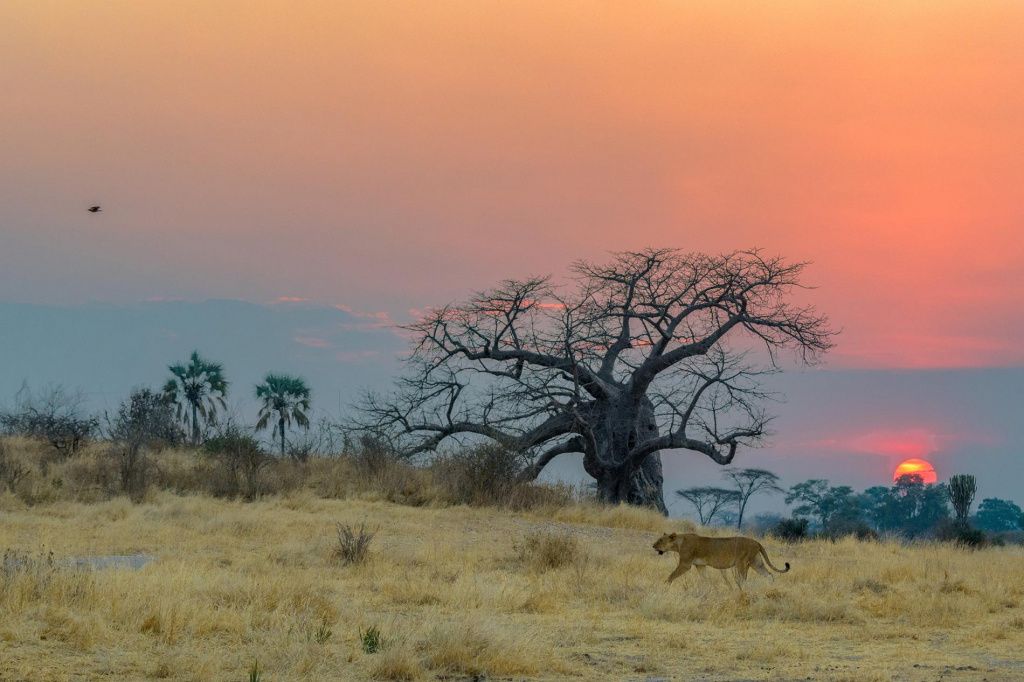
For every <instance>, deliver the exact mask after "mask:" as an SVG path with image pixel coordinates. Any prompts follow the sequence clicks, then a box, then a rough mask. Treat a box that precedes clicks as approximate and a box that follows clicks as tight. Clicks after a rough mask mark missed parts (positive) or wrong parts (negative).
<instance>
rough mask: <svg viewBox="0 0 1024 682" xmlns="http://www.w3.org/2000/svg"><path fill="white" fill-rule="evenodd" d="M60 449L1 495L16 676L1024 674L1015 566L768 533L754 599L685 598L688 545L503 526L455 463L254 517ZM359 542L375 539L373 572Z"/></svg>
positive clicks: (399, 470) (5, 612)
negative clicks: (345, 553)
mask: <svg viewBox="0 0 1024 682" xmlns="http://www.w3.org/2000/svg"><path fill="white" fill-rule="evenodd" d="M40 447H41V446H37V445H35V444H34V443H31V442H27V441H6V448H5V452H4V456H5V457H6V458H7V459H6V460H5V461H6V462H7V463H8V464H9V463H10V462H12V461H15V460H16V461H17V462H23V463H24V466H27V467H29V468H30V469H31V471H30V472H29V473H28V474H25V475H19V476H18V480H17V481H15V482H14V485H11V486H5V484H4V479H3V477H2V476H0V553H6V554H3V557H4V558H3V563H2V564H0V679H3V680H6V679H15V680H50V679H52V680H64V679H68V678H69V677H70V678H77V679H96V678H103V677H106V678H111V679H150V678H152V679H179V680H207V679H245V678H246V677H247V675H248V672H249V671H250V670H251V669H252V668H253V665H254V662H258V665H259V669H260V670H261V671H263V677H262V679H264V680H274V679H310V680H319V679H352V680H360V679H375V680H431V679H439V678H441V679H472V678H474V677H476V678H481V677H489V678H499V679H502V678H504V679H543V680H548V679H644V678H646V677H669V678H675V679H695V678H701V679H737V678H743V679H778V678H783V679H794V678H800V679H805V678H808V677H810V678H811V679H829V680H831V679H892V678H896V677H898V678H901V679H929V680H930V679H937V678H939V677H945V676H953V675H955V676H956V677H957V678H958V679H963V678H966V679H983V678H987V679H990V680H992V679H1013V678H1024V666H1022V664H1021V662H1020V661H1021V659H1020V655H1019V647H1020V642H1021V641H1022V640H1024V554H1022V550H1021V549H1020V548H1017V547H1008V548H988V549H984V550H980V551H967V550H963V549H958V548H956V547H955V546H952V545H943V544H937V543H916V544H904V543H899V542H892V541H886V542H859V541H857V540H855V539H845V540H840V541H837V542H830V541H811V542H804V543H799V544H795V545H786V544H782V543H780V542H777V541H775V540H773V539H770V538H769V539H766V540H765V544H766V547H767V549H768V551H769V553H770V555H771V556H772V558H773V560H774V561H775V563H777V564H779V563H781V562H782V561H789V562H790V563H791V564H792V565H793V570H792V571H791V572H790V573H788V574H785V575H781V576H778V577H777V578H775V579H774V580H771V581H769V580H766V579H763V578H760V577H759V576H753V577H752V578H751V580H749V581H748V583H747V591H746V593H745V594H740V593H739V592H738V591H737V590H736V589H735V587H730V586H728V585H726V584H724V583H723V582H722V581H721V580H720V579H718V577H717V576H711V577H710V578H708V579H706V580H702V579H701V578H700V577H699V576H696V575H694V573H695V572H691V573H689V574H687V575H686V576H685V577H684V578H682V579H680V580H678V581H676V582H675V583H674V584H673V585H672V586H667V585H666V584H665V582H664V581H665V578H666V577H667V575H668V574H669V572H670V571H671V570H672V568H673V567H674V565H675V560H674V557H672V556H671V555H670V556H667V557H659V556H657V555H656V554H655V553H654V551H653V550H652V549H651V543H652V542H653V541H654V539H655V538H656V536H657V535H658V534H659V533H661V532H663V531H665V530H670V529H671V530H693V527H692V525H691V524H688V523H686V522H681V521H676V520H667V519H665V518H663V517H661V516H660V515H658V514H656V513H653V512H651V511H648V510H642V509H635V508H629V507H607V506H602V505H598V504H595V503H593V502H588V501H586V500H583V501H581V500H580V499H579V496H578V495H576V494H574V493H573V491H570V490H566V489H550V488H544V487H542V486H523V487H519V486H509V487H508V488H507V489H506V490H500V491H498V492H496V493H494V494H495V495H498V497H499V499H500V502H501V504H502V505H503V506H499V507H496V506H487V505H485V504H484V502H486V500H479V499H474V498H473V497H472V494H471V493H472V490H470V489H468V486H471V485H473V483H472V481H474V480H475V479H474V476H476V475H478V473H479V472H477V471H468V472H460V473H459V475H457V476H452V475H451V473H452V471H451V469H450V467H453V466H457V464H458V462H457V461H447V462H444V463H443V464H442V465H439V466H437V467H425V468H419V467H412V466H409V465H408V464H406V463H404V462H400V461H396V460H394V459H393V458H388V457H379V456H375V455H374V456H362V457H355V456H353V457H342V458H337V459H319V458H313V459H311V460H310V461H309V462H307V463H291V462H274V463H273V464H272V465H271V467H269V468H268V469H266V470H264V472H263V475H265V476H267V478H266V479H263V480H261V481H260V485H261V490H262V491H263V493H264V496H263V497H262V498H260V499H258V500H257V501H255V502H252V503H248V502H244V501H243V500H242V499H241V498H240V497H239V496H231V495H227V496H222V497H214V496H213V495H214V494H219V495H225V490H224V487H223V481H220V482H218V483H216V485H215V486H214V484H213V483H211V482H210V479H211V477H212V474H213V473H214V472H212V471H211V469H209V468H208V467H213V466H215V463H213V462H210V461H208V460H203V459H202V458H201V457H199V456H197V455H196V453H192V452H188V451H167V452H164V453H159V457H158V458H155V460H154V462H155V465H156V467H155V469H156V471H155V472H154V473H153V475H152V477H151V478H150V484H149V486H148V489H147V492H146V494H145V495H144V496H142V498H141V502H139V503H133V502H131V501H129V499H128V498H126V497H124V496H123V495H122V494H121V492H120V491H118V489H117V481H118V478H117V477H116V471H114V472H113V473H114V475H112V476H111V475H108V474H109V471H108V467H109V466H110V462H109V460H108V456H107V453H105V452H104V451H103V450H102V447H101V446H96V445H94V446H91V447H90V448H89V449H88V450H86V451H85V452H83V453H82V454H81V455H80V456H78V457H76V458H74V459H72V460H69V461H66V462H58V461H47V460H46V459H45V452H43V451H41V450H39V449H38V448H40ZM364 454H365V453H364ZM498 464H499V465H500V464H501V463H500V462H499V463H498ZM275 468H276V469H275ZM2 473H3V472H2V471H0V474H2ZM467 481H469V482H470V483H467ZM338 524H341V527H346V526H347V527H349V528H350V529H359V528H363V529H370V532H373V533H374V536H373V538H372V540H368V541H366V542H365V543H364V546H362V547H361V552H360V557H361V558H360V560H358V561H349V562H344V561H340V560H339V554H338V549H339V542H340V541H339V535H338V528H339V525H338ZM356 535H357V533H353V538H355V536H356ZM139 553H141V554H146V555H150V556H152V557H154V561H152V562H151V563H149V564H148V565H146V566H145V567H144V568H142V569H141V570H138V571H132V570H127V569H122V568H114V569H105V570H84V569H81V568H78V567H76V563H75V562H74V561H73V559H75V558H81V557H85V556H96V555H123V554H139ZM709 573H714V571H709ZM369 632H373V633H375V634H374V638H375V641H376V642H377V644H376V645H375V646H373V647H367V646H366V641H365V638H366V636H367V633H369Z"/></svg>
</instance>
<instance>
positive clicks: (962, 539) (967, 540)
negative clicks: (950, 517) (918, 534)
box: [935, 521, 988, 549]
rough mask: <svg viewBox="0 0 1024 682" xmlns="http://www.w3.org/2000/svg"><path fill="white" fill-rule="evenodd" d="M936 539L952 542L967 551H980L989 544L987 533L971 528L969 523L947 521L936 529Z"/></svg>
mask: <svg viewBox="0 0 1024 682" xmlns="http://www.w3.org/2000/svg"><path fill="white" fill-rule="evenodd" d="M935 538H936V539H937V540H940V541H942V542H951V543H953V544H955V545H957V546H959V547H964V548H967V549H980V548H982V547H984V546H985V545H987V544H988V538H987V537H986V536H985V532H984V531H981V530H978V529H977V528H971V527H970V526H969V525H968V524H967V523H962V522H957V521H947V522H945V523H941V524H939V526H938V527H937V528H936V529H935Z"/></svg>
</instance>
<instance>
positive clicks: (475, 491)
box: [433, 445, 524, 507]
mask: <svg viewBox="0 0 1024 682" xmlns="http://www.w3.org/2000/svg"><path fill="white" fill-rule="evenodd" d="M433 469H434V471H435V473H436V475H437V478H438V483H439V484H440V485H441V486H442V487H443V488H444V491H445V495H446V497H447V498H448V502H450V503H451V504H468V505H470V506H476V507H482V506H487V505H494V504H498V505H501V504H503V503H507V502H508V501H509V500H511V499H513V498H514V497H515V494H516V492H517V489H518V488H519V487H520V486H522V485H524V484H522V483H520V481H519V478H520V474H521V473H522V470H523V459H522V456H521V455H520V454H519V453H518V452H514V451H512V450H509V449H508V448H504V447H501V446H497V445H481V446H478V447H475V448H467V449H465V450H460V451H458V452H454V453H450V454H448V455H445V456H444V457H441V458H439V459H438V460H437V461H436V462H435V463H434V465H433Z"/></svg>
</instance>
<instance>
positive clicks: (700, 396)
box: [357, 249, 833, 513]
mask: <svg viewBox="0 0 1024 682" xmlns="http://www.w3.org/2000/svg"><path fill="white" fill-rule="evenodd" d="M804 267H805V264H804V263H788V262H786V261H784V260H783V259H781V258H768V257H765V256H764V255H763V254H762V253H761V252H759V251H740V252H734V253H730V254H727V255H722V256H709V255H703V254H684V253H681V252H678V251H675V250H668V249H658V250H656V249H648V250H644V251H640V252H630V253H620V254H616V255H614V257H613V258H612V259H611V261H610V262H609V263H606V264H594V263H589V262H582V261H581V262H577V263H576V264H575V265H573V267H572V278H571V280H570V284H569V285H567V286H561V287H560V286H555V285H554V284H553V283H552V281H551V280H550V279H549V278H535V279H527V280H523V281H506V282H503V283H502V284H500V285H499V286H498V287H496V288H494V289H492V290H489V291H485V292H481V293H478V294H476V295H475V296H473V297H472V298H471V299H470V300H468V301H466V302H464V303H459V304H452V305H447V306H445V307H442V308H439V309H436V310H433V311H431V312H430V313H429V314H427V315H426V316H425V317H424V318H423V319H421V320H420V321H418V322H416V323H414V324H412V325H409V326H407V327H406V328H405V329H406V331H407V332H409V333H410V334H411V335H412V336H413V339H414V340H413V344H414V346H413V352H412V354H411V356H410V357H409V360H408V364H409V370H410V372H409V373H408V374H407V375H406V376H405V377H404V378H403V379H401V380H400V382H399V386H398V388H397V390H396V391H395V392H394V393H393V394H392V395H390V396H379V395H369V396H367V398H366V399H365V402H364V404H363V405H362V410H361V415H362V416H361V417H360V419H359V424H358V427H357V428H360V429H362V430H365V431H367V432H372V433H373V434H374V435H375V436H376V437H384V438H387V439H389V440H390V442H391V444H392V446H393V447H394V448H395V449H396V451H398V452H400V453H403V454H405V455H407V456H414V455H418V454H421V453H427V452H432V451H435V450H436V449H438V448H439V447H442V446H443V445H444V444H446V443H448V442H450V441H459V440H460V439H466V438H483V439H489V440H491V441H495V442H497V443H499V444H501V445H503V446H505V447H507V448H510V449H513V450H515V451H517V452H520V453H522V454H523V457H524V469H523V473H522V476H523V478H524V479H533V478H536V476H537V475H539V474H540V472H541V471H542V470H543V469H544V467H545V466H547V465H548V464H549V463H550V462H551V461H552V460H553V459H555V457H557V456H559V455H562V454H567V453H580V454H582V456H583V466H584V468H585V470H586V471H587V473H588V474H589V475H590V476H592V477H593V478H594V480H595V481H596V484H597V490H598V494H599V496H600V497H601V499H603V500H605V501H608V502H613V503H617V502H628V503H631V504H638V505H647V506H652V507H655V508H657V509H659V510H661V511H662V512H663V513H664V512H665V511H666V508H665V502H664V499H663V493H662V468H661V456H660V453H661V451H663V450H689V451H692V452H696V453H700V454H702V455H704V456H706V457H709V458H711V459H712V460H713V461H715V462H717V463H719V464H728V463H730V462H732V461H733V458H734V457H735V456H736V451H737V448H738V447H740V446H741V445H749V444H754V443H756V442H757V441H758V440H759V439H760V438H761V437H762V436H763V435H764V433H765V428H766V425H767V423H768V417H767V415H766V414H765V412H764V410H763V409H762V406H761V404H762V403H763V402H764V399H765V398H766V397H768V396H767V394H766V393H765V392H764V391H762V389H761V388H760V382H759V377H760V375H762V374H764V373H766V372H770V371H774V369H775V368H776V366H777V365H776V360H777V354H778V352H779V351H781V350H783V349H792V350H794V351H795V352H796V355H797V357H798V358H799V359H800V360H801V361H803V362H813V361H814V360H815V359H816V358H817V357H818V355H819V354H820V353H821V352H823V351H825V350H827V349H828V348H829V347H830V346H831V338H832V335H833V331H832V330H831V329H830V327H829V325H828V321H827V319H826V318H825V317H824V316H822V315H820V314H818V313H817V312H816V311H815V310H814V309H813V308H812V307H808V306H803V305H798V304H796V303H794V302H792V301H790V300H789V298H790V295H791V294H792V292H793V290H794V289H797V288H802V287H801V282H800V276H801V274H802V272H803V270H804ZM727 341H728V342H729V343H728V344H727ZM755 355H756V356H759V357H761V356H763V360H762V361H761V362H759V363H758V365H759V367H756V366H754V364H753V363H752V362H751V361H750V358H751V357H753V356H755Z"/></svg>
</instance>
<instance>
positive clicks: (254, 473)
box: [203, 423, 270, 500]
mask: <svg viewBox="0 0 1024 682" xmlns="http://www.w3.org/2000/svg"><path fill="white" fill-rule="evenodd" d="M203 450H204V451H205V452H206V453H207V454H209V455H210V456H211V457H212V458H213V459H214V460H215V461H216V462H218V463H219V464H220V469H221V471H220V477H221V481H220V482H221V483H222V485H223V488H221V489H220V490H217V489H215V490H214V494H218V493H220V494H222V495H228V496H231V495H237V494H238V493H239V492H241V493H242V494H244V496H245V499H247V500H254V499H256V498H257V497H258V496H259V494H260V472H261V471H262V470H263V469H264V468H266V466H267V465H268V464H270V457H269V456H268V455H267V453H266V452H264V451H263V448H262V447H261V446H260V443H259V441H257V440H256V439H255V438H254V437H253V436H251V435H250V434H248V433H245V432H243V431H242V430H241V429H240V428H239V427H238V426H236V425H235V424H233V423H228V424H227V425H226V426H225V427H224V428H223V429H222V430H221V432H220V433H218V434H217V435H215V436H214V437H213V438H210V439H209V440H207V441H206V443H205V444H204V445H203ZM218 487H219V486H218Z"/></svg>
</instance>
